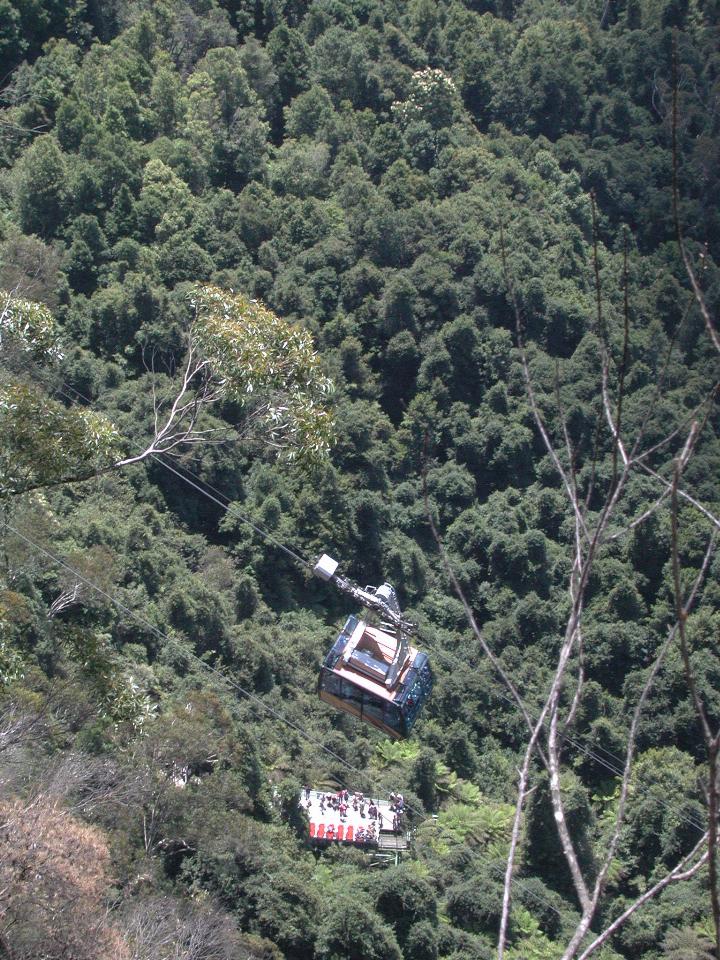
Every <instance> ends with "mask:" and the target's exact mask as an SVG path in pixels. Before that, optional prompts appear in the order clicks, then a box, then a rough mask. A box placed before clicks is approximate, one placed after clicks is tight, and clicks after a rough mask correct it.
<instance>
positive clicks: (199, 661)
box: [3, 521, 562, 916]
mask: <svg viewBox="0 0 720 960" xmlns="http://www.w3.org/2000/svg"><path fill="white" fill-rule="evenodd" d="M3 526H4V527H5V529H7V530H9V531H10V532H11V533H13V534H14V535H15V536H16V537H18V538H19V539H20V540H22V541H24V543H26V544H27V545H28V546H29V547H31V548H32V549H34V550H36V551H37V552H39V553H41V554H43V556H45V557H47V558H48V559H49V560H51V561H52V562H53V563H54V564H56V565H57V566H59V567H62V568H63V569H65V570H67V571H68V572H70V573H72V574H73V575H74V576H76V577H77V578H78V579H79V580H81V581H82V582H83V583H84V584H85V585H86V586H87V587H89V588H90V589H91V590H94V591H95V592H96V593H97V594H99V595H100V596H102V597H104V598H105V599H106V600H109V601H110V603H112V604H113V605H114V606H115V607H116V608H117V609H118V610H120V611H122V612H123V613H125V614H127V615H128V616H129V617H131V618H132V619H133V620H136V621H137V622H138V623H140V624H142V625H143V626H144V627H146V628H147V629H149V630H150V631H151V632H152V633H153V634H154V635H155V636H156V637H158V638H159V639H161V640H164V641H165V642H166V643H168V644H171V645H173V646H176V647H177V648H178V649H180V650H181V652H182V654H183V655H184V656H186V657H188V658H189V659H190V660H192V661H194V662H195V663H197V665H198V666H199V667H201V668H202V669H204V670H206V671H207V672H208V673H211V674H212V675H213V676H215V677H217V678H218V679H219V680H220V681H221V682H222V683H224V684H226V685H228V686H230V687H232V688H233V689H234V690H237V691H238V692H239V693H241V694H242V695H243V696H244V697H245V698H246V699H247V700H249V701H251V702H253V703H255V704H257V705H258V706H260V707H262V709H263V710H265V711H266V712H267V713H268V714H270V715H271V716H272V717H274V718H275V719H276V720H279V721H280V722H281V723H285V724H287V725H288V726H289V727H291V729H293V730H294V731H295V732H296V733H298V734H299V735H300V736H301V737H302V738H303V739H304V740H305V741H306V742H308V743H310V744H312V745H315V746H319V747H320V749H321V750H323V751H324V752H325V753H326V754H328V756H330V757H332V758H333V759H334V760H337V761H338V763H340V764H341V765H342V766H343V767H345V769H347V770H349V771H350V772H351V773H354V774H357V776H358V777H359V778H360V780H361V781H364V782H368V783H371V786H375V784H374V783H373V782H372V781H371V779H370V777H368V774H367V773H366V772H364V771H362V770H360V769H359V768H358V767H356V766H354V765H353V764H352V763H350V762H349V761H348V760H345V758H344V757H341V756H340V755H339V754H337V753H335V751H334V750H331V749H330V747H327V746H326V745H325V744H324V743H323V742H322V741H321V740H319V739H318V738H317V737H314V736H313V735H312V734H310V733H308V732H307V731H306V730H304V729H303V728H302V727H300V726H298V724H296V723H295V722H294V721H293V720H290V719H289V718H288V717H286V716H284V715H283V714H282V713H280V712H279V711H277V710H275V709H274V708H273V707H271V706H270V705H269V704H267V703H265V701H264V700H262V699H261V698H260V697H258V696H257V695H256V694H254V693H251V692H250V691H248V690H245V688H244V687H242V686H241V685H240V684H239V683H238V682H237V681H236V680H234V679H233V678H232V677H229V676H228V675H227V674H225V673H223V672H222V671H220V670H218V669H217V668H215V667H213V666H212V665H211V664H209V663H207V661H205V660H203V659H202V658H201V657H198V656H197V654H194V653H191V652H188V650H187V649H186V648H185V647H183V646H181V645H180V643H179V641H178V640H177V639H175V638H174V637H172V636H171V635H169V634H167V633H165V632H164V631H163V630H161V629H160V628H159V627H156V626H155V624H153V623H151V622H150V621H149V620H148V619H147V618H146V617H144V616H142V614H139V613H138V612H137V611H135V610H132V609H131V608H130V607H128V606H127V605H126V604H124V603H123V602H122V601H121V600H118V598H117V597H114V596H113V595H112V594H110V593H108V592H107V591H106V590H103V588H102V587H100V586H98V585H97V584H96V583H94V582H93V581H92V580H90V579H89V578H88V577H86V576H84V574H82V573H80V572H79V571H78V570H76V569H75V568H74V567H73V566H71V565H70V564H69V563H66V562H65V561H64V560H62V559H61V558H60V557H57V556H55V555H54V554H53V553H52V552H51V551H50V550H47V549H46V548H45V547H43V546H42V545H41V544H39V543H35V541H34V540H32V539H31V538H30V537H28V536H26V535H25V534H24V533H21V531H19V530H17V529H16V528H15V527H14V526H13V525H12V524H11V523H9V522H7V521H5V523H4V524H3ZM374 792H375V793H377V791H374ZM405 808H406V810H408V812H410V813H413V814H415V815H417V816H418V817H420V818H422V817H424V816H426V814H425V812H424V811H419V810H416V809H415V808H414V807H412V806H411V805H410V804H406V805H405ZM438 829H439V830H440V831H441V833H442V832H445V833H447V834H449V835H450V836H451V838H452V839H453V840H455V839H456V838H455V836H454V834H452V833H451V831H449V830H448V829H447V828H445V827H442V826H441V825H438ZM460 845H461V846H469V845H468V843H467V840H466V841H465V842H464V843H461V844H460ZM480 859H481V860H483V861H484V862H485V863H486V864H489V866H490V868H491V869H493V870H500V871H501V872H502V868H500V867H499V866H496V865H495V864H493V862H492V861H491V860H488V859H486V858H483V857H480ZM514 883H515V884H516V885H517V886H520V887H524V886H525V885H524V884H523V882H522V880H520V879H516V880H514ZM526 893H527V894H528V895H529V896H530V897H532V898H533V899H534V900H535V901H536V902H538V903H541V904H542V905H543V906H545V907H547V908H548V909H550V910H552V911H554V912H555V913H556V914H557V915H558V916H562V914H561V912H560V911H559V910H558V909H557V907H556V906H555V905H554V904H553V903H551V902H550V901H549V900H547V899H546V898H544V897H542V896H541V895H540V894H537V893H535V891H534V890H531V889H529V888H527V889H526Z"/></svg>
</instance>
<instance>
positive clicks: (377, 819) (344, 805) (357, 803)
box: [303, 786, 405, 843]
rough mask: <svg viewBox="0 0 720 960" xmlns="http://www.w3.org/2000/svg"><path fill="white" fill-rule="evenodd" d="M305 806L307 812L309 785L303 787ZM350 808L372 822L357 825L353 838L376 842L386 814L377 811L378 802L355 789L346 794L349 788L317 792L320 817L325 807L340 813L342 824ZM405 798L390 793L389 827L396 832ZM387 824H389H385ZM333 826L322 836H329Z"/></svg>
mask: <svg viewBox="0 0 720 960" xmlns="http://www.w3.org/2000/svg"><path fill="white" fill-rule="evenodd" d="M303 793H304V799H305V803H304V806H305V808H306V809H307V810H308V811H309V810H310V808H311V806H312V798H311V795H310V794H311V789H310V787H307V786H306V787H304V788H303ZM350 808H352V810H353V811H354V812H355V813H359V814H360V816H361V817H362V819H363V820H364V819H365V817H366V811H367V818H368V819H369V820H370V821H372V822H370V823H369V824H368V826H367V827H360V828H359V829H358V830H357V831H356V832H355V841H356V842H360V843H373V842H376V841H377V837H378V834H379V832H380V830H382V829H384V828H385V829H387V827H386V823H385V822H386V819H387V818H386V817H384V816H383V814H382V812H381V810H380V801H379V800H373V799H372V797H369V798H368V797H365V795H364V794H363V793H361V792H360V791H359V790H356V791H355V792H354V793H352V794H351V793H350V791H349V790H344V789H343V790H338V792H337V793H321V794H320V814H321V816H324V814H325V811H326V810H333V811H335V812H336V813H338V814H339V815H340V820H341V821H342V822H343V823H344V822H345V821H346V820H347V817H348V811H349V810H350ZM404 810H405V801H404V800H403V795H402V794H401V793H391V794H390V812H391V813H392V815H393V817H392V830H393V831H394V832H395V833H399V832H400V831H402V830H403V829H404V826H405V814H404ZM388 826H389V824H388ZM334 832H335V830H334V827H332V826H331V827H329V828H328V831H327V832H326V834H325V835H326V836H327V837H329V838H330V839H332V835H333V834H334Z"/></svg>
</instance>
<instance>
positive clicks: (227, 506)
mask: <svg viewBox="0 0 720 960" xmlns="http://www.w3.org/2000/svg"><path fill="white" fill-rule="evenodd" d="M63 387H64V388H67V389H68V390H71V391H72V392H73V393H74V394H75V395H76V397H79V398H80V399H82V400H84V401H85V402H86V403H87V404H91V403H92V401H91V400H90V399H89V398H88V397H86V396H84V395H83V394H82V393H81V392H80V391H79V390H77V389H76V388H74V387H72V386H71V385H69V384H67V383H63ZM56 392H57V393H58V394H59V395H60V396H62V397H64V398H65V399H66V400H67V401H68V402H70V403H73V402H75V401H74V400H73V398H72V397H70V396H69V395H68V394H67V393H66V392H64V390H63V389H61V388H56ZM152 459H153V460H155V461H156V462H157V463H159V464H160V465H161V466H163V467H165V468H166V469H167V470H169V471H170V472H171V473H173V474H174V475H175V476H176V477H178V478H179V479H181V480H183V481H184V482H185V483H186V484H188V485H189V486H190V487H191V488H193V489H194V490H195V491H196V492H197V493H200V494H202V495H203V496H205V497H207V498H208V499H209V500H211V501H212V502H213V503H215V504H216V505H217V506H219V507H220V508H221V509H223V510H225V511H226V512H227V513H229V514H230V515H231V516H234V517H235V518H237V519H239V520H240V521H241V522H243V523H245V524H247V525H248V526H249V527H250V528H252V529H253V531H254V532H255V533H257V534H258V535H259V536H261V537H264V538H265V539H266V540H268V542H270V543H272V544H273V545H274V546H276V547H277V548H278V549H280V550H281V551H283V552H284V553H285V554H286V555H287V556H289V557H290V558H291V559H292V560H294V561H295V562H297V563H298V564H300V565H301V566H303V567H306V568H308V569H310V570H312V569H313V564H312V563H311V561H310V560H308V558H307V557H306V556H303V555H301V554H300V553H298V552H296V551H295V550H293V549H291V548H290V547H288V546H287V545H286V544H283V543H282V542H281V541H279V540H278V539H277V538H276V537H274V536H273V535H272V534H270V533H269V532H268V531H267V530H264V529H263V528H262V527H260V526H259V525H258V524H256V523H254V522H253V521H252V520H250V519H249V518H248V517H247V516H245V515H244V514H243V513H242V512H241V511H240V510H239V509H238V508H237V507H236V506H235V505H234V504H233V503H232V502H231V501H230V500H229V498H227V497H226V496H225V495H224V494H223V493H222V492H221V491H219V490H218V489H217V488H215V487H213V486H212V484H210V483H209V482H208V481H206V480H201V479H200V478H199V477H198V476H197V474H195V473H193V472H192V471H191V470H189V469H188V468H187V467H186V466H184V465H182V470H183V473H181V472H180V471H179V470H177V469H176V468H175V467H174V466H173V465H172V464H171V463H169V462H168V460H167V458H166V457H164V456H158V455H155V454H153V455H152ZM185 474H187V475H189V476H186V475H185ZM191 477H192V478H193V479H190V478H191ZM195 481H198V482H195ZM200 484H202V485H203V486H204V487H207V488H208V489H209V490H212V491H213V493H210V492H208V489H203V486H200ZM213 494H215V495H213ZM423 642H424V645H425V646H426V647H427V648H428V649H429V650H430V652H434V653H438V648H436V647H434V645H433V644H430V643H427V641H426V640H424V641H423ZM440 652H441V653H446V651H440ZM496 696H497V697H498V698H499V699H501V700H504V701H505V702H506V703H507V704H509V705H510V706H511V707H512V708H513V709H515V708H516V707H517V704H516V703H515V701H514V700H512V699H511V698H510V697H509V696H508V695H507V694H505V693H504V692H502V691H501V690H497V691H496ZM531 717H532V714H531ZM565 741H566V742H567V743H568V744H569V745H571V746H572V747H574V748H575V749H576V750H577V751H578V752H580V753H582V754H584V755H585V756H586V757H588V759H590V760H592V761H594V762H595V763H596V764H597V765H598V766H600V767H602V768H603V769H605V770H607V771H608V773H610V774H612V775H613V776H615V777H622V776H623V773H624V761H623V760H621V759H620V758H619V757H618V756H616V755H615V754H612V753H611V752H610V751H607V750H605V749H604V748H603V747H601V746H600V745H598V749H601V750H602V752H603V753H605V754H606V756H608V757H609V758H610V760H607V759H605V758H603V757H602V756H600V755H599V754H598V753H597V752H596V751H595V750H593V749H591V748H590V747H588V746H587V745H585V744H584V743H582V742H581V741H579V740H577V739H575V738H573V737H571V736H569V735H566V736H565ZM612 760H614V761H615V764H613V763H612V762H611V761H612ZM616 764H617V765H616ZM662 805H664V806H666V807H667V808H668V809H670V805H669V804H667V803H665V802H663V803H662ZM676 815H677V814H676ZM679 819H680V820H681V821H683V822H685V823H687V825H688V826H691V827H693V828H694V829H696V830H698V831H699V832H700V833H702V832H704V825H702V824H700V823H699V822H698V821H697V820H695V818H694V817H689V816H687V815H686V814H683V815H681V816H680V818H679Z"/></svg>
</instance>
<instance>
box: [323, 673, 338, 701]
mask: <svg viewBox="0 0 720 960" xmlns="http://www.w3.org/2000/svg"><path fill="white" fill-rule="evenodd" d="M320 685H321V687H322V689H323V690H324V691H325V692H326V693H330V694H332V695H333V696H334V697H340V696H342V683H341V680H340V677H338V676H336V674H334V673H331V672H330V671H329V670H323V676H322V678H321V681H320Z"/></svg>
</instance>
